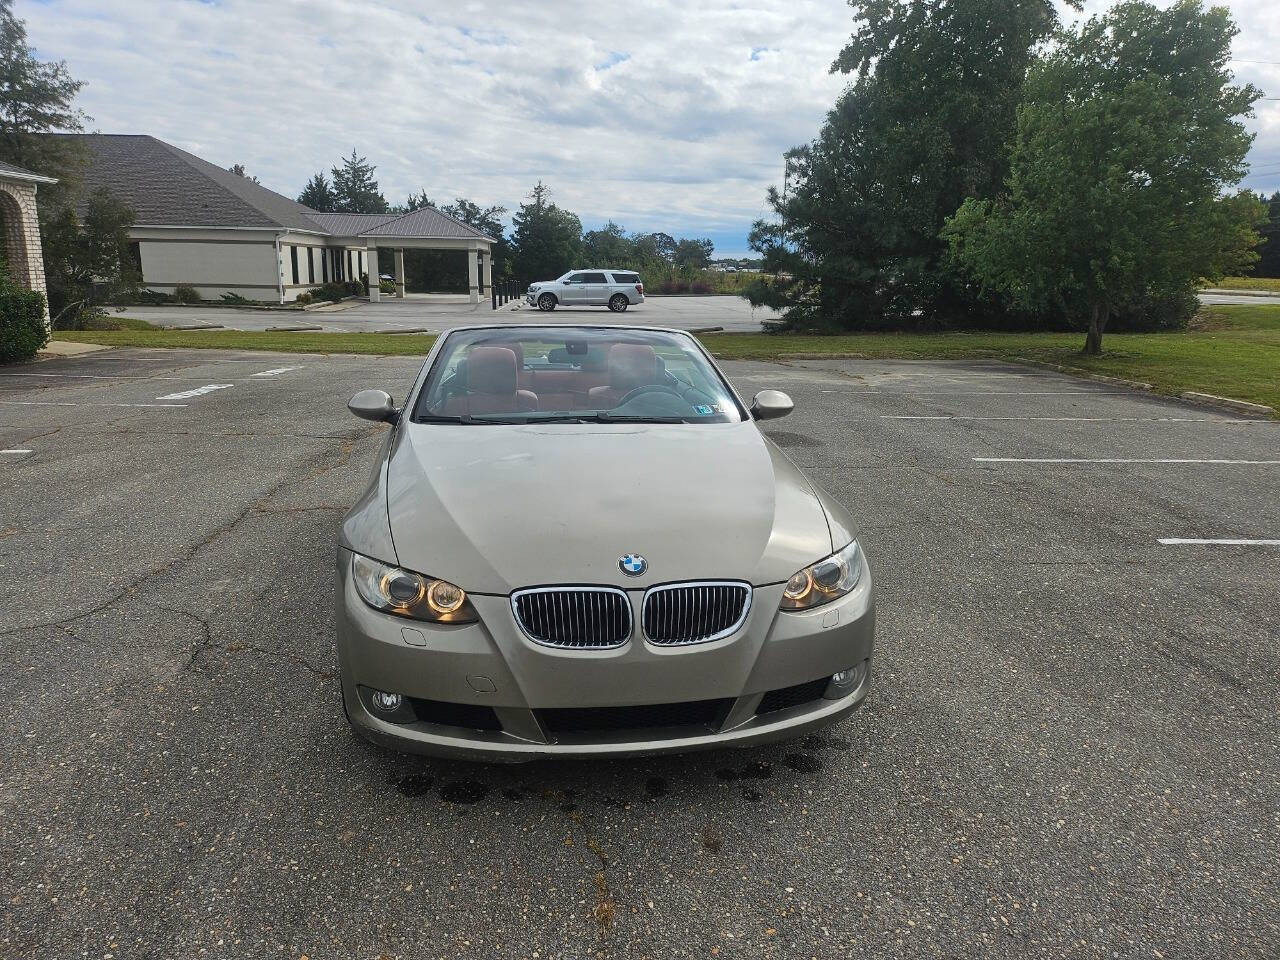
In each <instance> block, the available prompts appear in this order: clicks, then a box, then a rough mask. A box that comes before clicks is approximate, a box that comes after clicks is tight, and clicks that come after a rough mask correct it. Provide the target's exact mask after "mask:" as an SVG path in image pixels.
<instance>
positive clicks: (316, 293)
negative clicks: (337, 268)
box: [309, 281, 350, 301]
mask: <svg viewBox="0 0 1280 960" xmlns="http://www.w3.org/2000/svg"><path fill="white" fill-rule="evenodd" d="M309 293H310V294H311V299H312V300H313V301H315V300H333V301H337V300H341V299H342V298H343V297H346V296H350V291H348V290H347V285H346V284H345V283H340V282H338V281H330V282H329V283H326V284H325V285H324V286H321V287H314V288H312V289H311V290H310V291H309Z"/></svg>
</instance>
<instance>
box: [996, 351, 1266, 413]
mask: <svg viewBox="0 0 1280 960" xmlns="http://www.w3.org/2000/svg"><path fill="white" fill-rule="evenodd" d="M1009 360H1010V362H1011V363H1023V364H1026V365H1027V366H1031V367H1042V368H1044V369H1046V370H1053V371H1056V372H1058V373H1065V374H1068V375H1070V376H1073V377H1080V378H1081V379H1084V380H1096V381H1098V382H1099V383H1110V384H1114V385H1115V386H1119V387H1129V388H1130V389H1133V390H1141V391H1143V392H1144V393H1149V392H1151V391H1152V387H1151V384H1149V383H1143V382H1142V381H1141V380H1125V379H1123V378H1121V377H1107V376H1103V375H1102V374H1100V373H1087V372H1085V371H1083V370H1079V369H1077V368H1075V367H1064V366H1063V365H1062V364H1060V363H1047V362H1045V361H1042V360H1028V359H1027V358H1025V357H1010V358H1009ZM1162 396H1170V397H1171V398H1173V397H1172V395H1171V394H1162ZM1176 399H1178V400H1182V401H1185V402H1186V403H1194V404H1196V405H1197V406H1201V407H1216V408H1217V409H1219V410H1230V411H1231V412H1232V413H1251V414H1253V415H1255V416H1260V417H1274V416H1275V415H1276V411H1275V409H1274V408H1273V407H1268V406H1266V405H1265V404H1261V403H1250V402H1249V401H1248V400H1237V399H1235V398H1234V397H1219V396H1216V395H1215V394H1212V393H1197V392H1196V391H1194V390H1186V391H1184V392H1182V393H1180V394H1178V395H1177V397H1176Z"/></svg>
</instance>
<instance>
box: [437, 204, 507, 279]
mask: <svg viewBox="0 0 1280 960" xmlns="http://www.w3.org/2000/svg"><path fill="white" fill-rule="evenodd" d="M440 212H441V213H443V214H447V215H448V216H450V217H453V218H454V219H455V220H461V221H462V222H463V223H465V224H466V225H467V226H469V227H475V228H476V229H477V230H479V231H481V232H482V233H485V234H487V235H488V236H490V237H493V239H494V243H493V245H492V246H491V247H490V255H491V256H492V257H493V272H494V274H495V275H496V276H499V277H501V276H504V275H505V274H506V273H507V269H508V265H509V264H510V261H511V247H510V245H509V244H508V243H507V238H506V235H505V233H504V231H503V226H502V218H503V217H505V216H506V214H507V208H506V207H499V206H492V207H482V206H480V205H479V204H478V203H474V202H473V201H471V200H468V199H467V198H466V197H458V198H456V199H455V200H454V202H453V203H446V204H445V205H444V206H442V207H440Z"/></svg>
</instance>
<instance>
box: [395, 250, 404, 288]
mask: <svg viewBox="0 0 1280 960" xmlns="http://www.w3.org/2000/svg"><path fill="white" fill-rule="evenodd" d="M396 297H398V298H399V299H401V300H403V299H404V247H396Z"/></svg>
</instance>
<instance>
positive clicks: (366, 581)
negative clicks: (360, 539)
mask: <svg viewBox="0 0 1280 960" xmlns="http://www.w3.org/2000/svg"><path fill="white" fill-rule="evenodd" d="M351 577H352V579H353V580H355V584H356V593H358V594H360V599H361V600H363V601H364V602H365V603H367V604H368V605H369V606H371V607H373V608H374V609H375V610H381V611H382V612H383V613H394V614H395V615H397V616H400V617H409V618H410V619H413V620H429V621H431V622H433V623H475V621H476V620H478V619H479V618H478V617H477V616H476V611H475V608H474V607H472V606H471V601H470V600H468V599H467V595H466V593H465V592H463V589H462V588H461V587H458V586H455V585H454V584H452V583H450V582H449V581H448V580H431V579H428V578H427V577H423V576H420V575H418V574H416V573H411V572H410V571H408V570H401V569H400V568H399V567H391V566H388V565H387V564H385V563H379V562H378V561H377V560H370V559H369V558H368V557H362V556H360V554H358V553H353V554H352V555H351Z"/></svg>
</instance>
